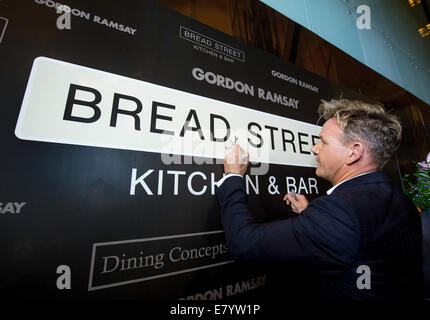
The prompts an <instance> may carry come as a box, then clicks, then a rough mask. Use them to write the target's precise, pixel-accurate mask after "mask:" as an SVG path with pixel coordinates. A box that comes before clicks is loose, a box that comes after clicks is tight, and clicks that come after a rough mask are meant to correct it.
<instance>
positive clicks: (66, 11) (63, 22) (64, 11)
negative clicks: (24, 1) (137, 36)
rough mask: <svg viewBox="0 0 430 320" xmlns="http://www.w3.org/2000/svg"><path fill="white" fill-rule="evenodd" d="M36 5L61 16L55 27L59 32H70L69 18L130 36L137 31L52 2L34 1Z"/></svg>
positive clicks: (45, 0) (48, 0) (44, 0)
mask: <svg viewBox="0 0 430 320" xmlns="http://www.w3.org/2000/svg"><path fill="white" fill-rule="evenodd" d="M35 2H36V3H37V4H44V5H45V6H47V7H48V8H53V9H55V10H56V12H57V14H61V15H60V16H59V17H58V18H57V21H56V26H57V28H58V29H60V30H64V29H66V30H70V29H71V17H72V16H74V17H78V18H81V19H85V20H87V21H92V22H94V23H98V24H102V25H104V26H106V27H109V28H112V29H116V30H118V31H121V32H124V33H128V34H130V35H132V36H133V35H134V33H135V32H136V31H137V29H133V28H132V27H131V26H127V25H125V24H121V23H119V22H116V21H112V20H109V19H106V18H103V17H100V16H97V15H93V16H92V17H91V13H89V12H85V11H83V10H80V9H77V8H70V7H69V6H66V5H64V4H61V3H58V2H54V1H52V0H35Z"/></svg>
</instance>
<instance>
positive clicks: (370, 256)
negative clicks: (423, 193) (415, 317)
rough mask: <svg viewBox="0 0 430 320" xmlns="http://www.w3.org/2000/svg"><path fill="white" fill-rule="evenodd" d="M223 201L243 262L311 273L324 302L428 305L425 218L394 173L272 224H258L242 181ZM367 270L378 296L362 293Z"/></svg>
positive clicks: (233, 182)
mask: <svg viewBox="0 0 430 320" xmlns="http://www.w3.org/2000/svg"><path fill="white" fill-rule="evenodd" d="M217 195H218V198H219V200H220V203H221V207H222V209H221V215H222V223H223V226H224V230H225V235H226V242H227V246H228V248H229V250H230V253H231V255H232V256H233V257H234V258H235V259H240V260H247V261H272V262H273V261H275V262H287V263H290V264H295V265H297V266H302V267H303V268H304V269H305V270H311V271H312V272H313V273H316V274H317V275H318V277H319V279H320V284H319V291H320V292H319V296H320V298H321V299H322V300H350V299H360V300H385V299H422V297H423V288H422V234H421V221H420V216H419V213H418V211H417V209H416V207H415V206H414V205H413V203H412V202H411V201H410V200H409V199H408V198H407V197H406V196H405V195H404V194H403V192H401V191H400V190H398V189H396V188H393V186H392V185H391V181H390V178H389V177H388V176H387V174H386V173H384V172H382V171H381V172H374V173H369V174H366V175H363V176H360V177H357V178H354V179H351V180H348V181H345V182H344V183H342V184H341V185H339V186H338V187H337V188H336V189H335V190H334V192H333V193H332V194H331V195H329V196H321V197H319V198H318V199H316V200H314V201H312V202H311V203H310V204H309V206H308V207H307V208H306V210H304V211H303V212H302V213H301V214H300V215H297V216H296V217H294V218H290V219H284V220H278V221H273V222H269V223H257V222H255V221H254V220H253V218H252V216H251V214H250V212H249V211H248V207H247V195H246V191H245V186H244V179H242V178H241V177H230V178H228V179H227V180H225V181H224V183H223V184H222V185H221V187H220V188H218V189H217ZM360 265H366V266H368V267H369V268H370V272H371V288H370V289H359V288H358V287H357V279H358V278H359V277H360V276H361V275H362V274H361V273H357V268H358V267H359V266H360Z"/></svg>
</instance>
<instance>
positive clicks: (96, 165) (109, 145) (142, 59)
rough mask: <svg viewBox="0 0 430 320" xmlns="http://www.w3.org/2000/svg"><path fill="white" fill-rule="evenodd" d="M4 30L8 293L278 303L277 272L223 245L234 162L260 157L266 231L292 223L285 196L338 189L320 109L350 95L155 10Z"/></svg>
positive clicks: (99, 6)
mask: <svg viewBox="0 0 430 320" xmlns="http://www.w3.org/2000/svg"><path fill="white" fill-rule="evenodd" d="M63 5H67V7H64V6H63ZM59 7H60V9H62V10H63V11H61V10H59V11H58V12H57V8H59ZM0 20H1V24H0V27H1V29H0V37H1V38H0V39H1V40H0V41H1V42H0V70H1V72H0V88H1V90H0V98H1V99H0V101H1V108H0V112H1V116H0V132H1V141H2V143H1V148H2V152H1V157H0V170H1V179H0V202H1V207H0V212H1V214H0V237H1V241H0V252H1V262H0V269H1V271H0V274H1V277H0V288H1V290H2V292H3V293H5V292H7V295H9V296H17V297H21V296H27V297H37V298H45V297H51V298H58V299H62V298H82V299H94V298H95V299H98V298H113V299H130V298H133V299H221V298H233V297H266V296H267V295H268V294H270V293H271V292H272V289H271V288H272V287H271V283H272V284H273V285H275V284H278V283H279V278H278V276H279V274H278V273H277V271H276V270H275V269H276V268H274V267H272V266H269V265H248V264H243V263H240V262H234V261H233V260H232V259H231V257H230V256H229V252H228V248H227V247H226V244H225V239H224V233H223V231H222V225H221V221H220V216H219V205H218V202H217V199H216V195H215V182H216V181H218V180H219V179H220V178H221V177H222V176H223V165H222V163H223V162H222V161H223V158H224V155H225V153H226V151H227V150H228V148H229V147H230V146H231V145H232V144H233V143H234V142H238V143H240V144H241V145H242V146H243V147H244V148H246V149H247V150H248V151H249V152H250V158H251V161H252V164H251V166H250V169H249V171H248V173H247V175H246V177H245V182H246V187H247V191H248V194H249V208H250V211H251V212H252V214H253V215H254V217H255V218H256V219H258V220H259V221H270V220H273V219H279V218H290V217H293V216H294V214H293V213H292V212H291V211H290V210H289V208H287V206H286V205H285V203H284V202H283V201H282V198H283V196H284V194H285V193H286V192H287V190H288V191H292V190H295V191H297V192H299V193H303V194H306V195H307V197H308V198H309V199H314V198H316V197H318V196H320V195H322V194H324V193H325V191H326V190H327V189H328V187H329V185H328V183H327V182H325V181H323V180H321V179H319V178H317V177H316V176H315V174H314V172H315V167H316V163H315V157H314V155H313V154H312V153H311V151H310V148H311V147H312V145H313V144H314V143H315V142H316V141H318V135H319V130H320V127H319V126H318V125H317V120H318V115H317V106H318V104H319V101H320V99H331V98H335V97H339V96H340V94H341V93H343V94H344V96H348V94H347V93H345V92H344V90H341V89H340V88H339V87H338V86H336V85H334V84H333V83H330V82H329V81H327V80H325V79H323V78H320V77H318V76H316V75H314V74H312V73H310V72H307V71H305V70H303V69H300V68H298V67H297V66H295V65H293V64H289V63H287V62H285V61H282V60H280V59H279V58H277V57H275V56H273V55H271V54H268V53H266V52H264V51H262V50H260V49H256V48H254V47H251V46H249V45H247V44H245V43H242V42H241V41H238V40H236V39H233V38H231V37H229V36H227V35H225V34H223V33H221V32H218V31H216V30H213V29H211V28H209V27H207V26H205V25H202V24H200V23H198V22H196V21H194V20H192V19H189V18H187V17H184V16H182V15H180V14H178V13H176V12H174V11H172V10H169V9H166V8H164V7H162V6H160V5H159V4H157V3H155V2H153V1H150V0H145V1H142V0H135V1H131V0H130V1H101V0H99V1H84V0H79V1H78V0H76V1H62V2H61V3H57V2H54V1H49V0H48V1H47V0H19V1H17V0H4V1H2V2H0ZM349 95H351V93H349ZM320 125H321V124H320ZM285 245H288V244H285ZM283 270H284V271H285V270H286V269H283ZM283 276H286V277H287V279H290V280H291V279H296V275H295V274H294V273H291V272H284V275H283ZM288 277H289V278H288ZM288 281H289V280H287V284H285V285H283V287H282V288H283V289H281V290H284V291H285V292H288V291H289V288H290V287H289V286H288ZM273 288H275V286H273ZM278 289H279V287H278ZM273 290H275V289H273Z"/></svg>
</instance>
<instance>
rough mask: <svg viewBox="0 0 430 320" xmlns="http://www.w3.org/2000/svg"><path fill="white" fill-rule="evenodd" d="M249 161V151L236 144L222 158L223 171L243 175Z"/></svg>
mask: <svg viewBox="0 0 430 320" xmlns="http://www.w3.org/2000/svg"><path fill="white" fill-rule="evenodd" d="M248 163H249V153H248V152H246V151H245V150H243V149H242V148H241V147H240V145H238V144H236V145H235V146H234V148H233V149H232V150H231V151H230V152H229V153H228V154H227V155H226V156H225V158H224V172H225V173H237V174H240V175H242V176H243V175H244V174H245V172H246V169H247V168H248Z"/></svg>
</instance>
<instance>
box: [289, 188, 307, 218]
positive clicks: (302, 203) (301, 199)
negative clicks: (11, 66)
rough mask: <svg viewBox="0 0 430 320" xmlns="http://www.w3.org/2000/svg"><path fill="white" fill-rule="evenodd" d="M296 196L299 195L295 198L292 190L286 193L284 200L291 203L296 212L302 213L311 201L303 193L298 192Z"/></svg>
mask: <svg viewBox="0 0 430 320" xmlns="http://www.w3.org/2000/svg"><path fill="white" fill-rule="evenodd" d="M296 197H297V200H296V199H294V196H293V194H292V193H291V192H290V193H287V194H286V195H285V197H284V200H285V202H286V203H287V206H289V205H290V204H291V209H292V210H293V211H294V212H296V213H298V214H300V213H302V211H303V210H305V209H306V208H307V207H308V204H309V202H308V200H307V199H306V197H305V196H304V195H302V194H298V193H296Z"/></svg>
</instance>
